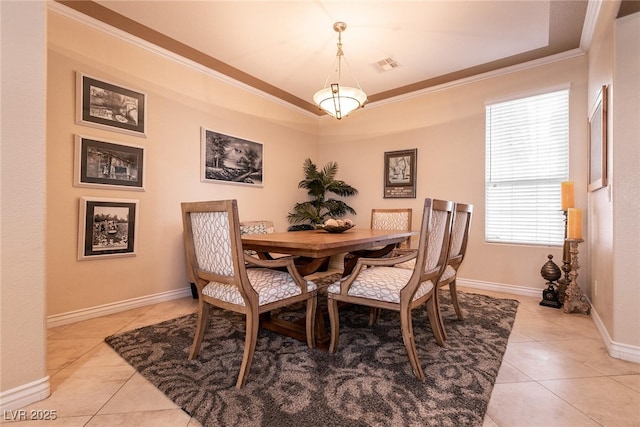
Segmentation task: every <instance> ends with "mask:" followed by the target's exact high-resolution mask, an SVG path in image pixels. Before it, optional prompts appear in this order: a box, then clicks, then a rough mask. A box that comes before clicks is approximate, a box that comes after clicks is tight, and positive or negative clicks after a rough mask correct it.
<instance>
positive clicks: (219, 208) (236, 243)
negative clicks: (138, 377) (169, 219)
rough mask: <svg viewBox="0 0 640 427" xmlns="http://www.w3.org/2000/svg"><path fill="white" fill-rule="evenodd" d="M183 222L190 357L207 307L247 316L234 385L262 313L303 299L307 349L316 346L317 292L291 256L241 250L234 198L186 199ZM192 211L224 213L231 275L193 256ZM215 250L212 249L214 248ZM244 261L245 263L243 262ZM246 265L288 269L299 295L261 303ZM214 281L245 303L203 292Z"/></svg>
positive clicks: (243, 377)
mask: <svg viewBox="0 0 640 427" xmlns="http://www.w3.org/2000/svg"><path fill="white" fill-rule="evenodd" d="M181 207H182V221H183V227H184V234H183V235H184V245H185V252H186V259H187V266H188V267H189V269H190V270H191V274H192V277H193V278H194V279H195V284H196V287H197V290H198V296H199V299H198V321H197V327H196V332H195V336H194V339H193V345H192V347H191V352H190V354H189V359H195V358H197V357H198V352H199V350H200V345H201V344H202V340H203V338H204V334H205V330H206V327H207V321H208V317H209V308H210V306H216V307H220V308H222V309H225V310H230V311H234V312H237V313H242V314H244V315H245V318H246V336H245V345H244V352H243V356H242V364H241V366H240V372H239V374H238V380H237V382H236V387H237V388H242V387H243V386H244V385H245V383H246V381H247V376H248V374H249V371H250V369H251V363H252V361H253V354H254V352H255V348H256V343H257V337H258V329H259V316H260V314H261V313H265V312H269V311H271V310H274V309H277V308H280V307H284V306H288V305H291V304H294V303H296V302H306V318H307V321H306V335H307V345H308V346H309V348H314V347H315V312H316V306H317V291H316V290H314V291H307V281H306V280H305V279H304V278H303V277H302V276H301V275H300V274H299V273H298V271H297V270H296V267H295V264H294V262H293V258H292V257H283V258H278V259H276V260H261V259H258V258H255V257H253V256H250V255H247V254H245V253H244V251H243V249H242V240H241V237H240V224H239V221H238V206H237V202H236V200H222V201H207V202H186V203H182V204H181ZM195 212H226V214H227V218H228V221H229V232H230V240H231V257H232V264H233V274H232V275H230V276H227V275H221V274H216V273H213V272H209V271H205V270H202V269H201V268H200V266H199V265H198V260H197V259H196V249H195V243H194V238H193V225H192V220H191V214H192V213H195ZM214 250H215V249H214ZM245 263H246V264H245ZM247 266H256V267H264V268H286V270H287V272H288V273H289V274H290V275H291V277H292V278H293V279H294V280H295V282H296V284H297V285H298V286H299V287H300V290H301V293H300V294H299V295H296V296H293V297H288V298H285V299H282V300H279V301H275V302H272V303H268V304H263V305H260V304H259V301H258V293H257V292H256V290H255V289H254V288H253V287H252V285H251V283H250V282H249V278H248V276H247V270H246V269H247ZM210 282H216V283H221V284H230V285H234V286H236V287H237V289H238V292H239V293H240V294H241V296H242V299H243V302H244V305H242V304H233V303H230V302H228V301H223V300H220V299H216V298H213V297H210V296H207V295H205V294H203V292H202V291H203V289H204V288H205V287H206V286H207V285H208V284H209V283H210Z"/></svg>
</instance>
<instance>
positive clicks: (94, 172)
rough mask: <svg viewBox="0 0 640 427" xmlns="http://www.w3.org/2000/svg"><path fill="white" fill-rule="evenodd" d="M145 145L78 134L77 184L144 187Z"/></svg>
mask: <svg viewBox="0 0 640 427" xmlns="http://www.w3.org/2000/svg"><path fill="white" fill-rule="evenodd" d="M144 163H145V149H144V147H140V146H137V145H133V144H124V143H121V142H118V143H116V142H111V141H105V140H102V139H96V138H90V137H85V136H82V135H76V136H75V161H74V174H73V176H74V185H75V186H76V187H97V188H112V189H119V190H137V191H144Z"/></svg>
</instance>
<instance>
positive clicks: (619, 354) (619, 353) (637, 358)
mask: <svg viewBox="0 0 640 427" xmlns="http://www.w3.org/2000/svg"><path fill="white" fill-rule="evenodd" d="M591 318H592V319H593V323H595V325H596V328H597V329H598V333H599V334H600V337H601V338H602V342H603V343H604V346H605V347H606V348H607V353H609V356H611V357H613V358H616V359H621V360H626V361H629V362H635V363H640V347H638V346H632V345H629V344H623V343H619V342H616V341H613V340H612V339H611V336H610V335H609V331H607V328H605V326H604V323H603V322H602V319H600V316H598V312H597V311H596V310H595V309H594V308H593V307H591Z"/></svg>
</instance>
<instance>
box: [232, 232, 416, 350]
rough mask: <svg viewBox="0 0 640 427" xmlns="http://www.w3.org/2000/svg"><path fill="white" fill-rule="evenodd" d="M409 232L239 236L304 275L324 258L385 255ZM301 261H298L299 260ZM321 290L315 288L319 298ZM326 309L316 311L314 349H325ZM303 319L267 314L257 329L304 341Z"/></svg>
mask: <svg viewBox="0 0 640 427" xmlns="http://www.w3.org/2000/svg"><path fill="white" fill-rule="evenodd" d="M417 234H418V232H417V231H413V230H374V229H370V228H351V229H348V230H346V231H344V232H341V233H332V232H329V231H326V230H324V229H316V230H303V231H287V232H275V233H266V234H245V235H243V236H242V247H243V249H245V250H252V251H255V252H256V253H257V254H258V255H260V257H261V258H269V257H271V254H284V255H292V256H294V257H297V259H296V267H297V269H298V271H299V272H300V274H302V275H303V276H306V275H308V274H310V272H313V271H315V270H316V269H317V268H318V266H319V265H320V264H321V263H323V262H325V261H326V260H327V258H328V257H331V256H333V255H339V254H346V253H349V252H353V251H360V250H364V249H371V248H385V249H384V250H382V251H380V250H377V251H375V252H372V253H387V252H389V251H390V250H391V249H392V248H393V247H395V246H396V245H397V244H398V243H400V242H403V241H405V240H406V239H407V238H409V237H412V236H415V235H417ZM300 260H301V261H300ZM345 267H346V268H345V269H344V270H343V272H342V276H343V277H344V276H348V275H349V274H350V273H351V271H350V269H352V268H353V266H352V265H350V266H345ZM326 287H328V285H327V286H325V287H324V288H325V289H319V295H323V291H324V292H325V293H326ZM325 315H326V310H317V314H316V346H317V347H319V348H326V346H327V343H328V340H329V336H328V334H327V331H326V330H325V320H324V316H325ZM303 320H304V319H299V320H298V321H288V320H283V319H281V318H279V317H277V316H271V315H269V314H268V313H267V314H266V315H265V316H263V318H262V319H261V322H260V326H262V327H264V328H266V329H270V330H273V331H275V332H278V333H281V334H284V335H288V336H291V337H293V338H296V339H299V340H302V341H305V340H306V335H305V328H304V323H303Z"/></svg>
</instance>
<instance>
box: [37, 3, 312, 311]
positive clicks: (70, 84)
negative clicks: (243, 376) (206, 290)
mask: <svg viewBox="0 0 640 427" xmlns="http://www.w3.org/2000/svg"><path fill="white" fill-rule="evenodd" d="M48 37H49V52H48V54H49V58H48V78H49V85H48V91H49V97H48V117H47V118H48V135H47V136H48V147H47V148H48V155H47V171H48V173H47V185H48V192H47V205H48V209H49V212H48V215H47V228H46V230H47V231H46V238H47V242H48V248H47V253H48V256H47V278H48V298H47V307H48V314H49V315H50V316H51V315H56V314H60V313H68V312H72V311H76V310H81V309H86V308H89V307H96V306H102V305H105V304H110V303H115V302H119V301H124V300H129V299H133V298H139V297H143V296H148V295H153V294H159V293H163V292H169V291H172V290H177V289H184V288H185V287H186V286H188V281H187V276H186V269H185V266H184V255H183V246H182V240H181V239H182V223H181V218H180V202H182V201H195V200H211V199H229V198H235V199H238V203H239V210H240V216H241V220H252V219H265V218H268V219H272V220H273V221H274V222H275V225H276V228H277V229H281V230H284V229H286V227H287V225H288V224H287V222H286V214H287V210H288V209H289V208H290V207H291V206H292V205H293V204H294V203H295V201H297V200H299V199H300V198H302V197H303V196H304V193H302V192H300V191H299V190H298V189H297V183H298V181H299V180H300V179H301V171H302V163H303V161H304V159H305V158H306V157H316V153H317V123H316V122H317V120H315V118H314V117H311V116H310V115H305V114H300V113H298V112H297V111H292V110H291V109H288V108H285V107H283V106H281V105H279V104H278V103H275V102H273V101H270V100H268V99H265V98H264V97H260V96H257V95H255V94H253V93H251V92H248V91H247V90H244V89H241V88H239V87H237V86H233V85H231V84H228V83H225V82H223V81H221V80H220V79H215V78H212V77H211V75H208V74H206V73H204V72H202V71H200V70H198V69H195V68H192V67H188V66H185V65H181V64H178V63H177V62H176V61H173V60H171V59H170V58H167V57H163V56H161V55H158V54H155V53H153V52H151V51H149V50H146V49H141V48H139V47H134V46H133V45H132V44H130V43H127V42H125V41H123V40H121V39H119V38H117V37H114V36H112V35H108V34H105V33H103V32H99V31H97V30H96V29H92V28H90V27H88V26H86V25H84V24H80V23H78V22H76V21H74V20H72V19H68V18H67V17H65V16H62V15H60V14H58V13H55V12H52V13H50V14H49V32H48ZM76 71H80V72H83V73H86V74H88V75H91V76H94V77H97V78H99V79H100V78H102V79H106V80H109V81H113V82H117V83H121V84H123V85H125V86H128V87H131V88H135V89H138V90H140V91H142V92H145V93H146V94H147V127H148V132H147V138H140V137H136V136H129V135H125V134H122V133H116V132H111V131H108V130H102V129H96V128H91V127H87V126H81V125H77V124H75V120H74V119H75V108H76V105H75V93H76V86H75V85H76V83H75V82H76V80H75V72H76ZM201 126H204V127H207V128H209V129H212V130H215V131H218V132H222V133H226V134H229V135H234V136H238V137H241V138H244V139H248V140H252V141H257V142H260V143H263V144H264V153H265V154H264V169H265V181H264V187H263V188H255V187H253V188H251V187H247V186H241V185H221V184H212V183H202V182H200V128H201ZM75 134H81V135H85V136H91V137H95V138H102V139H104V140H109V141H115V142H128V143H133V144H137V145H142V146H144V147H145V148H146V165H145V166H146V176H145V187H146V191H144V192H139V191H120V190H106V189H101V188H76V187H74V186H73V175H72V171H73V166H74V165H73V161H74V160H73V139H74V135H75ZM81 196H95V197H110V198H130V199H137V200H139V201H140V205H139V210H140V218H139V229H138V248H137V256H136V257H126V258H110V259H93V260H88V261H77V259H76V257H77V238H78V237H77V236H78V200H79V198H80V197H81Z"/></svg>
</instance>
